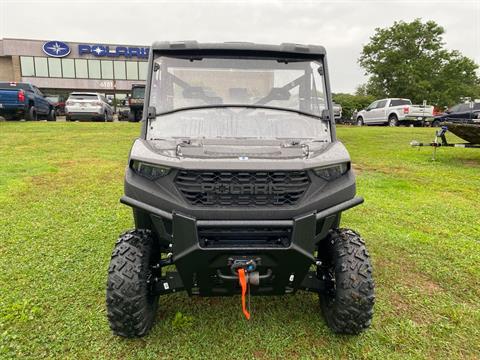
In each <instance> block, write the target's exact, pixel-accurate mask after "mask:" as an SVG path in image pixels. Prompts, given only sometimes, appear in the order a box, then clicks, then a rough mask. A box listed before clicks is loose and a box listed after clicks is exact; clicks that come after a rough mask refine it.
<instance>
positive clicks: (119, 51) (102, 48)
mask: <svg viewBox="0 0 480 360" xmlns="http://www.w3.org/2000/svg"><path fill="white" fill-rule="evenodd" d="M149 51H150V48H148V47H129V46H115V47H110V46H108V45H86V44H80V45H78V53H79V54H80V55H87V54H91V55H94V56H98V57H119V56H124V57H128V58H130V57H137V58H148V53H149Z"/></svg>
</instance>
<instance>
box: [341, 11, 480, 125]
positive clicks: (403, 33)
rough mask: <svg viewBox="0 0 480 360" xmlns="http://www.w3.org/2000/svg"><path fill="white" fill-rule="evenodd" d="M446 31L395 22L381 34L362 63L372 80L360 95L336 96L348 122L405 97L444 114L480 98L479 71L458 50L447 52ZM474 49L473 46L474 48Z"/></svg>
mask: <svg viewBox="0 0 480 360" xmlns="http://www.w3.org/2000/svg"><path fill="white" fill-rule="evenodd" d="M444 33H445V29H444V28H443V27H441V26H440V25H438V24H437V23H435V22H434V21H427V22H422V21H421V19H415V20H414V21H412V22H410V23H408V22H404V21H398V22H397V21H396V22H395V23H394V24H393V25H392V26H391V27H388V28H376V29H375V33H374V35H373V36H372V37H371V38H370V41H369V42H368V43H367V44H366V45H364V46H363V50H362V53H361V55H360V58H359V59H358V62H359V64H360V66H361V67H362V68H363V69H364V70H365V75H367V76H369V78H368V81H367V83H366V84H363V85H360V86H359V87H358V88H357V90H356V93H355V94H354V95H352V94H334V96H333V100H334V101H335V102H336V103H338V104H340V105H342V108H343V113H344V117H347V118H348V117H350V116H351V114H352V112H353V110H354V109H358V110H360V109H362V108H365V107H366V106H368V104H370V103H371V102H372V101H374V100H375V99H379V98H387V97H401V98H408V99H410V100H412V102H413V103H415V104H421V103H422V102H423V100H426V101H427V102H428V104H430V105H434V106H436V107H437V108H439V109H443V108H444V107H448V106H451V105H453V104H456V103H458V102H460V101H462V100H463V99H466V98H470V99H479V98H480V78H479V76H478V72H477V70H478V65H477V64H476V63H475V62H474V61H473V60H472V59H470V58H468V57H466V56H464V55H462V54H461V53H460V52H459V51H457V50H448V49H446V48H445V43H444V41H443V37H442V35H443V34H444ZM472 46H474V45H473V43H472Z"/></svg>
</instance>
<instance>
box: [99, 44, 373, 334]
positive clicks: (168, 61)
mask: <svg viewBox="0 0 480 360" xmlns="http://www.w3.org/2000/svg"><path fill="white" fill-rule="evenodd" d="M148 69H149V73H148V79H147V85H146V94H145V95H146V96H145V107H144V112H143V114H144V115H143V126H142V130H141V135H140V137H139V138H138V139H137V140H136V141H135V142H134V144H133V147H132V149H131V152H130V158H129V161H128V166H127V168H126V175H125V195H124V196H123V197H122V198H121V202H122V203H124V204H126V205H128V206H130V207H132V209H133V217H134V220H135V229H134V230H130V231H127V232H126V233H124V234H123V235H121V236H120V238H119V239H118V241H117V243H116V245H115V249H114V251H113V254H112V258H111V263H110V267H109V274H108V284H107V312H108V319H109V322H110V327H111V329H112V330H113V332H114V333H115V334H117V335H120V336H125V337H136V336H142V335H145V334H146V333H147V332H148V331H149V330H150V328H151V327H152V324H153V322H154V318H155V313H156V310H157V304H158V297H159V296H160V295H165V294H169V293H173V292H178V291H181V290H184V291H186V292H187V293H188V294H189V295H190V296H226V295H234V294H241V295H242V298H241V299H242V310H243V313H244V314H245V316H246V317H247V318H250V313H249V311H248V307H247V304H246V296H245V295H246V294H250V293H251V294H252V295H281V294H293V293H295V292H296V291H297V290H306V291H311V292H315V293H317V294H318V296H319V299H320V307H319V309H321V310H322V312H323V315H324V317H325V320H326V323H327V324H328V326H329V327H330V328H331V329H332V330H333V331H335V332H338V333H348V334H356V333H359V332H360V331H362V330H364V329H365V328H367V327H368V326H369V325H370V322H371V319H372V314H373V304H374V283H373V279H372V267H371V264H370V259H369V255H368V252H367V250H366V248H365V243H364V241H363V240H362V238H361V237H360V236H359V235H358V234H357V233H356V232H355V231H353V230H349V229H343V228H339V225H340V217H341V213H342V211H344V210H347V209H349V208H352V207H354V206H356V205H359V204H361V203H362V202H363V199H362V198H360V197H356V196H355V176H354V174H353V171H352V169H351V166H350V156H349V154H348V152H347V150H346V149H345V147H344V146H343V144H342V143H340V142H339V141H338V140H337V138H336V134H335V121H334V117H333V107H332V98H331V92H330V85H329V79H328V72H327V61H326V53H325V49H324V48H323V47H321V46H311V45H308V46H304V45H297V44H282V45H276V46H274V45H258V44H251V43H218V44H217V43H215V44H210V43H206V44H202V43H197V42H180V43H168V42H157V43H154V44H153V46H152V51H151V52H150V59H149V65H148ZM174 270H175V271H174ZM248 298H249V297H248ZM312 310H313V311H315V312H316V311H317V310H316V308H315V307H312V308H310V309H299V311H312Z"/></svg>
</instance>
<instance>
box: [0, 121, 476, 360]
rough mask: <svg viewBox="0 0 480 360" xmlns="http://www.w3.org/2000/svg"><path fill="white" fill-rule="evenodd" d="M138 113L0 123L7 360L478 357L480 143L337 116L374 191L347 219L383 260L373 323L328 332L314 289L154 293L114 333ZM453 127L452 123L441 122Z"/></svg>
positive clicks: (0, 255) (2, 320)
mask: <svg viewBox="0 0 480 360" xmlns="http://www.w3.org/2000/svg"><path fill="white" fill-rule="evenodd" d="M138 133H139V124H129V123H107V124H105V123H45V122H42V123H0V239H1V241H0V358H1V359H3V358H5V359H8V358H15V357H17V358H31V359H41V358H61V359H66V358H72V359H92V358H99V359H101V358H105V359H118V358H121V359H131V358H133V359H135V358H138V359H149V358H152V359H153V358H171V359H179V358H185V359H186V358H200V357H201V358H217V359H223V358H235V359H239V358H244V359H245V358H259V359H264V358H265V359H266V358H305V359H308V358H335V359H336V358H352V359H357V358H389V359H392V358H393V359H395V358H398V359H400V358H405V357H409V358H429V359H434V358H437V359H438V358H472V359H473V358H478V356H479V354H480V300H479V299H480V196H479V191H480V151H479V150H476V149H457V148H449V149H440V150H439V151H438V159H437V161H435V162H433V161H431V160H430V159H431V149H430V148H428V149H426V148H424V149H422V150H421V151H418V150H416V149H412V148H410V146H409V142H410V140H412V139H416V140H420V141H430V140H432V137H433V129H422V128H396V129H393V128H385V127H384V128H381V127H375V128H373V127H372V128H356V127H351V128H346V127H344V128H339V129H338V135H339V137H340V138H341V139H342V140H343V141H344V142H345V144H346V146H347V148H348V149H349V151H350V153H351V155H352V159H353V163H354V166H355V169H356V170H357V175H358V193H359V194H360V195H362V196H364V197H365V204H364V205H362V206H360V207H358V208H355V209H352V210H350V211H348V212H346V213H345V214H344V217H343V226H346V227H351V228H353V229H356V230H358V231H359V232H360V233H361V234H362V235H363V237H364V238H365V239H366V241H367V245H368V247H369V250H370V254H371V256H372V261H373V265H374V277H375V281H376V298H377V300H376V305H375V316H374V321H373V324H372V327H371V328H370V329H369V330H368V331H366V332H365V333H362V334H361V335H359V336H353V337H352V336H338V335H335V334H333V333H331V332H330V330H329V329H328V328H327V327H326V325H325V323H324V321H323V318H322V316H321V314H320V307H319V304H318V299H317V297H316V296H315V295H314V294H312V293H304V292H299V293H297V294H296V295H293V296H285V297H262V298H253V299H252V300H253V303H252V308H253V318H252V320H251V321H250V322H247V321H245V320H244V319H243V317H242V313H241V311H240V298H239V297H233V298H188V297H187V296H186V295H185V294H175V295H169V296H165V297H163V298H161V299H160V306H159V312H158V315H157V324H156V325H155V327H154V328H153V330H152V332H151V333H150V334H149V335H148V336H146V337H144V338H142V339H135V340H126V339H122V338H118V337H115V336H113V335H112V334H111V332H110V330H109V327H108V324H107V320H106V314H105V283H106V275H107V267H108V262H109V258H110V253H111V251H112V248H113V244H114V242H115V239H116V237H117V236H118V234H119V233H121V232H122V231H124V230H126V229H129V228H131V227H132V224H133V222H132V217H131V211H130V209H129V208H128V207H126V206H123V205H120V204H119V201H118V199H119V197H120V196H121V195H122V191H123V179H122V178H123V173H124V167H125V164H126V160H127V156H128V152H129V148H130V145H131V143H132V141H133V139H134V138H135V137H136V136H137V134H138ZM448 136H449V139H451V140H453V139H454V137H453V135H448Z"/></svg>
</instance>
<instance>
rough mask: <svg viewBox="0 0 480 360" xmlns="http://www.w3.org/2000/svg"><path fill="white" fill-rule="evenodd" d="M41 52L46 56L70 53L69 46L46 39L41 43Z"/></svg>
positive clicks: (59, 55)
mask: <svg viewBox="0 0 480 360" xmlns="http://www.w3.org/2000/svg"><path fill="white" fill-rule="evenodd" d="M43 52H44V53H45V54H47V55H48V56H52V57H56V58H61V57H64V56H67V55H68V54H70V47H69V46H68V45H67V44H65V43H64V42H61V41H48V42H46V43H45V44H43Z"/></svg>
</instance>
